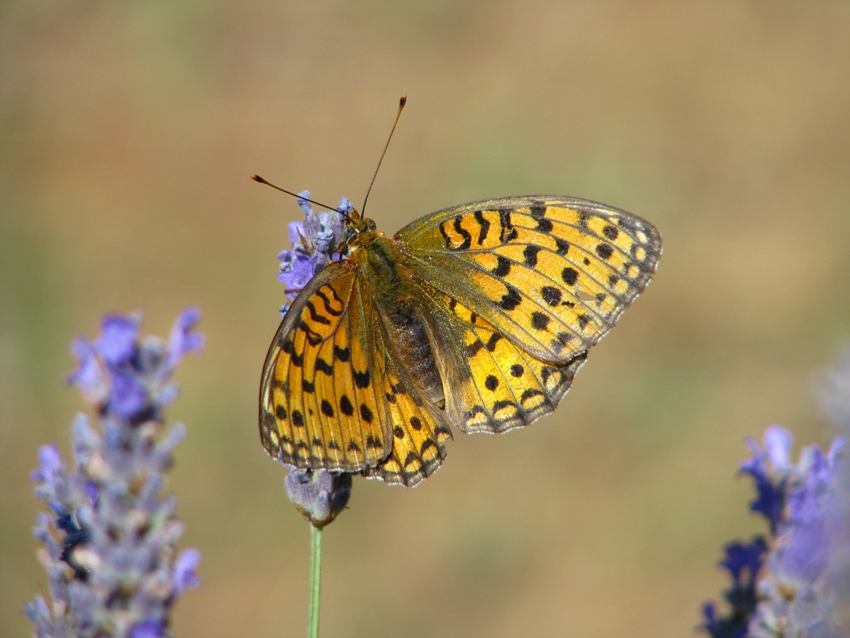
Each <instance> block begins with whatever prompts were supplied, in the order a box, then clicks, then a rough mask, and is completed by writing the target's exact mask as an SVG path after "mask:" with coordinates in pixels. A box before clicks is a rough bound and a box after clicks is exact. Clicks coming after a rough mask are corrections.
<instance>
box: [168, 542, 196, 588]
mask: <svg viewBox="0 0 850 638" xmlns="http://www.w3.org/2000/svg"><path fill="white" fill-rule="evenodd" d="M200 563H201V552H199V551H198V550H197V549H195V548H194V547H189V548H188V549H184V550H183V551H182V552H180V555H179V556H177V560H176V561H175V563H174V593H175V594H179V593H180V592H182V591H184V590H186V589H194V588H195V587H197V586H198V585H200V584H201V579H200V578H198V574H197V573H196V570H197V569H198V565H199V564H200Z"/></svg>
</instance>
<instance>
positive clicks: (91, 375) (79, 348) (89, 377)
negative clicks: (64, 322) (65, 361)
mask: <svg viewBox="0 0 850 638" xmlns="http://www.w3.org/2000/svg"><path fill="white" fill-rule="evenodd" d="M71 352H72V353H73V354H74V356H75V357H76V358H77V361H79V366H78V367H77V369H76V370H74V371H73V372H72V373H71V374H69V375H68V383H70V384H71V385H76V386H77V387H79V388H80V390H82V392H83V394H84V395H86V396H87V397H88V396H93V395H96V394H97V393H98V391H99V390H103V389H104V388H105V383H106V381H105V379H104V377H103V369H102V368H101V366H100V362H99V361H98V359H97V350H95V347H94V345H93V344H92V343H91V342H90V341H89V340H88V339H86V338H85V337H77V338H76V339H74V341H73V342H72V343H71Z"/></svg>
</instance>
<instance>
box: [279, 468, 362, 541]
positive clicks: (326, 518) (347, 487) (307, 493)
mask: <svg viewBox="0 0 850 638" xmlns="http://www.w3.org/2000/svg"><path fill="white" fill-rule="evenodd" d="M285 484H286V493H287V495H288V496H289V500H291V501H292V502H293V503H294V504H295V507H296V508H297V509H298V511H299V512H301V513H302V514H303V515H304V518H306V519H307V520H308V521H310V522H311V523H312V524H313V525H315V526H316V527H324V526H325V525H327V524H328V523H330V522H331V521H333V520H334V519H335V518H336V517H337V514H339V513H340V512H341V511H342V510H344V509H345V506H346V505H348V498H349V497H350V496H351V474H346V473H342V474H340V473H334V472H328V471H325V470H320V471H318V472H303V471H301V470H292V471H291V472H290V473H289V475H288V476H287V477H286V480H285Z"/></svg>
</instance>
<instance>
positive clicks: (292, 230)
mask: <svg viewBox="0 0 850 638" xmlns="http://www.w3.org/2000/svg"><path fill="white" fill-rule="evenodd" d="M298 201H299V202H300V201H301V200H298ZM307 205H308V206H309V204H307ZM304 237H306V234H305V231H304V222H289V243H290V244H292V245H293V246H300V245H301V244H302V241H301V240H302V238H304Z"/></svg>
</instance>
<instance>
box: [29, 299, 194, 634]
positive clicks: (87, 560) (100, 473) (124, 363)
mask: <svg viewBox="0 0 850 638" xmlns="http://www.w3.org/2000/svg"><path fill="white" fill-rule="evenodd" d="M199 319H200V315H199V313H198V311H197V310H195V309H189V310H187V311H184V312H183V313H182V314H181V315H180V316H179V317H178V319H177V321H176V322H175V324H174V328H173V329H172V332H171V338H170V340H169V342H168V343H166V342H164V341H162V340H159V339H153V338H146V339H141V338H140V337H139V327H140V320H139V318H138V317H137V316H134V315H130V316H125V315H110V316H107V317H106V318H105V319H104V320H103V322H102V324H101V334H100V336H98V337H97V338H96V339H94V340H93V341H89V340H87V339H85V338H83V337H80V338H78V339H77V340H76V341H75V342H74V345H73V352H74V354H75V355H76V356H77V359H78V361H79V366H78V368H77V370H76V371H74V372H73V373H71V375H70V376H69V380H70V382H71V383H72V384H73V385H76V386H77V387H79V388H80V390H81V392H82V393H83V396H84V397H85V398H86V400H87V401H89V402H90V403H91V404H92V406H93V407H94V408H95V412H96V415H97V420H96V422H95V423H94V424H93V423H92V422H91V421H90V420H89V418H87V417H86V416H84V415H82V414H81V415H79V416H78V417H77V418H76V420H75V421H74V426H73V460H74V462H73V464H66V463H65V462H64V461H63V459H62V457H61V455H60V454H59V450H58V449H57V448H56V446H53V445H45V446H43V447H42V448H41V449H40V450H39V453H38V459H39V465H38V468H37V469H36V470H35V471H33V473H32V475H31V478H32V480H33V481H34V482H35V484H36V494H37V496H38V497H39V498H40V499H41V500H43V501H45V502H46V503H47V505H48V507H49V512H48V513H42V514H40V515H39V516H38V518H37V524H36V527H35V529H34V534H35V537H36V538H37V539H38V540H39V541H40V542H41V543H42V544H43V547H42V549H41V551H40V553H39V556H40V559H41V562H42V564H43V565H44V566H45V568H46V569H47V572H48V578H49V590H50V598H51V603H50V604H48V602H47V601H46V600H45V599H44V597H42V596H37V597H36V599H35V601H34V602H32V603H29V604H28V605H27V607H26V613H27V615H28V616H29V618H30V619H31V620H32V621H33V622H34V623H35V633H36V635H37V636H39V637H40V638H41V637H42V636H44V637H47V636H78V635H80V636H100V635H127V636H133V637H135V638H147V637H152V636H166V635H168V625H169V622H170V610H171V607H172V606H173V605H174V602H175V601H176V599H177V597H178V596H179V594H180V593H181V592H183V591H185V590H186V589H187V588H191V587H194V586H196V585H197V584H198V580H197V575H196V573H195V570H196V568H197V565H198V562H199V560H200V554H199V553H198V552H197V550H193V549H188V550H184V551H183V552H182V553H181V554H180V555H179V556H178V557H177V558H176V559H175V548H174V544H175V542H176V541H177V539H178V538H179V537H180V535H181V534H182V532H183V524H182V523H181V522H180V521H179V520H178V519H177V518H176V516H175V515H174V510H175V508H176V505H177V503H176V499H175V498H174V497H173V496H161V495H160V491H161V489H162V487H163V484H164V482H165V473H166V472H167V471H168V469H169V468H170V466H171V465H172V464H173V455H172V452H173V450H174V448H175V447H176V446H177V445H178V444H179V443H180V441H182V440H183V438H184V437H185V428H184V427H183V426H182V425H181V424H174V425H173V426H171V427H170V428H168V429H166V427H165V423H164V418H163V414H162V410H163V407H164V406H165V405H166V404H167V403H169V402H170V401H172V400H173V399H174V397H175V396H176V386H174V384H173V383H171V376H172V375H173V373H174V370H175V368H176V366H177V364H178V363H179V361H180V359H181V358H182V357H183V356H184V355H185V354H187V353H189V352H196V351H198V350H200V348H201V347H202V345H203V337H202V336H201V335H199V334H197V333H195V332H193V331H192V328H193V326H194V325H195V324H196V323H197V322H198V320H199Z"/></svg>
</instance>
